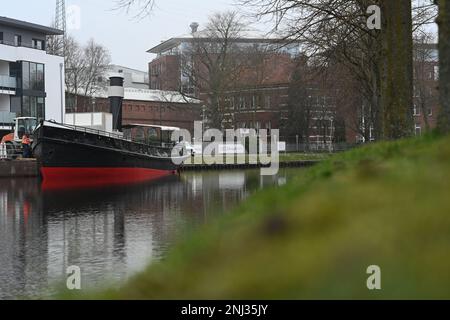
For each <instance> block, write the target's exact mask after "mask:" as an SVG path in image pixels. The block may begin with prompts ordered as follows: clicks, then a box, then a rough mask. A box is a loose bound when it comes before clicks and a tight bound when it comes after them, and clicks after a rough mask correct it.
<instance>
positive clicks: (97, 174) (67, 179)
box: [41, 167, 176, 189]
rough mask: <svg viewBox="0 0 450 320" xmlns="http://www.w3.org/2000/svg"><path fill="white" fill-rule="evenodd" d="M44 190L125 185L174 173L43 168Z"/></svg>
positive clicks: (151, 170) (142, 170)
mask: <svg viewBox="0 0 450 320" xmlns="http://www.w3.org/2000/svg"><path fill="white" fill-rule="evenodd" d="M41 173H42V177H43V180H44V181H43V188H44V189H62V188H77V187H91V186H104V185H123V184H130V183H139V182H145V181H150V180H154V179H159V178H162V177H166V176H169V175H172V174H175V173H176V172H174V171H166V170H155V169H143V168H46V167H43V168H41Z"/></svg>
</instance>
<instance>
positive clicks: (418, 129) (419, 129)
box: [416, 124, 422, 136]
mask: <svg viewBox="0 0 450 320" xmlns="http://www.w3.org/2000/svg"><path fill="white" fill-rule="evenodd" d="M421 135H422V127H421V126H420V124H416V136H421Z"/></svg>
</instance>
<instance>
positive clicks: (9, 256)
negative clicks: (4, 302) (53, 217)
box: [0, 180, 48, 298]
mask: <svg viewBox="0 0 450 320" xmlns="http://www.w3.org/2000/svg"><path fill="white" fill-rule="evenodd" d="M40 207H41V202H40V197H39V186H38V184H37V181H34V180H31V181H30V180H3V181H2V183H1V184H0V243H1V246H0V298H13V297H15V296H16V293H24V292H31V291H33V289H34V288H36V287H46V285H47V265H48V263H47V259H48V251H47V233H46V232H45V227H44V226H45V219H44V217H43V214H42V212H41V211H40V210H39V208H40Z"/></svg>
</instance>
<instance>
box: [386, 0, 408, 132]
mask: <svg viewBox="0 0 450 320" xmlns="http://www.w3.org/2000/svg"><path fill="white" fill-rule="evenodd" d="M381 4H382V15H383V29H382V31H381V32H382V43H383V55H382V57H383V58H382V61H383V64H382V68H383V69H382V79H381V110H380V112H381V115H382V122H383V123H382V126H381V127H382V137H383V138H384V139H388V140H391V139H399V138H404V137H408V136H410V135H412V133H413V127H414V123H413V114H412V110H413V100H412V97H413V41H412V13H411V10H412V8H411V1H410V0H395V1H393V0H382V1H381Z"/></svg>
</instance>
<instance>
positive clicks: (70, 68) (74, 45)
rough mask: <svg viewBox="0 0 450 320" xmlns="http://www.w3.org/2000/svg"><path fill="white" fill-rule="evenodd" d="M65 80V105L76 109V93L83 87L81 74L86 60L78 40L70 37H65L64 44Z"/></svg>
mask: <svg viewBox="0 0 450 320" xmlns="http://www.w3.org/2000/svg"><path fill="white" fill-rule="evenodd" d="M65 48H66V49H65V57H64V62H65V71H66V74H65V80H66V92H67V98H68V101H67V102H68V103H67V107H68V108H72V109H73V111H75V112H76V111H77V108H78V95H79V94H80V91H81V88H82V87H83V85H84V83H83V74H84V72H85V68H86V61H85V59H84V57H83V50H82V48H81V47H80V45H79V44H78V42H77V41H76V40H75V39H74V38H72V37H70V36H69V37H67V38H66V44H65Z"/></svg>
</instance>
